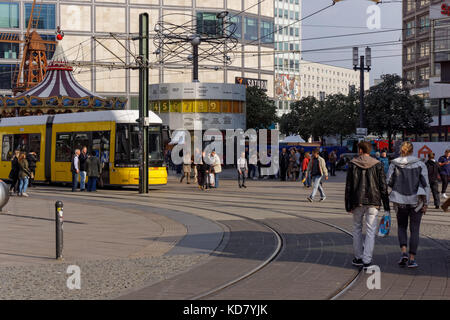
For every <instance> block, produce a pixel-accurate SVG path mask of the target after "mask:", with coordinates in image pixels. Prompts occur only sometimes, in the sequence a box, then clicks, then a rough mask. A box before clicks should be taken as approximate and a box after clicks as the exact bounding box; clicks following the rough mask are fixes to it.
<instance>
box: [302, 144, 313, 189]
mask: <svg viewBox="0 0 450 320" xmlns="http://www.w3.org/2000/svg"><path fill="white" fill-rule="evenodd" d="M310 159H311V155H310V154H309V152H306V153H305V158H304V159H303V161H302V181H303V185H304V186H305V187H306V188H309V187H311V179H310V178H309V177H308V176H307V175H306V171H307V170H308V164H309V160H310Z"/></svg>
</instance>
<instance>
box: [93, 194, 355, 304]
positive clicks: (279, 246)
mask: <svg viewBox="0 0 450 320" xmlns="http://www.w3.org/2000/svg"><path fill="white" fill-rule="evenodd" d="M94 197H96V198H97V197H98V198H103V196H102V195H100V194H99V195H95V196H94ZM108 198H110V199H112V198H114V197H108ZM116 199H117V198H116ZM164 200H165V203H166V204H168V205H173V203H174V202H172V201H171V200H174V201H175V200H177V201H178V204H180V203H179V202H180V201H183V202H184V203H182V206H183V207H189V208H197V207H195V206H192V205H189V203H192V200H191V201H188V199H180V198H176V199H175V198H169V199H167V198H165V199H164ZM202 201H203V202H207V203H211V204H213V203H214V200H204V199H203V200H202ZM188 202H189V203H188ZM227 205H228V204H227ZM229 206H234V207H236V205H235V204H229ZM245 208H246V207H243V209H245ZM214 211H215V212H217V213H221V214H224V215H228V216H232V217H235V218H240V219H244V220H247V221H251V222H253V223H255V224H258V225H260V226H263V227H264V228H265V229H267V230H269V231H270V232H271V233H272V234H273V235H274V238H275V239H276V245H275V249H274V250H273V252H272V253H271V254H270V255H269V256H268V257H267V258H266V259H264V260H263V261H262V262H261V263H260V264H258V265H257V266H256V267H254V268H252V269H251V270H249V271H247V272H245V273H244V274H242V275H239V276H237V277H235V278H233V279H231V280H229V281H227V282H225V283H223V284H221V285H218V286H216V287H213V288H212V289H209V290H207V291H204V292H202V293H200V294H197V295H195V296H191V297H189V298H187V299H189V300H201V299H207V298H208V297H212V296H214V295H217V294H220V293H221V292H222V291H224V290H225V289H228V288H231V287H233V286H235V285H237V284H239V283H241V282H242V281H244V280H246V279H249V278H251V277H252V276H254V275H256V274H257V273H258V272H260V271H262V270H263V269H265V268H267V267H268V266H270V264H271V263H272V262H274V261H276V260H277V257H278V256H279V255H280V253H281V252H282V250H283V248H284V245H285V243H286V241H285V239H284V237H283V232H281V231H279V230H277V229H276V228H274V227H272V226H270V225H269V224H267V223H265V222H262V221H260V220H258V219H253V218H250V217H248V216H245V215H240V214H237V213H230V212H227V211H223V210H217V209H215V210H214ZM271 211H272V212H276V213H278V214H282V215H285V216H289V217H292V218H300V219H305V220H308V221H311V222H315V223H319V224H322V225H326V226H328V227H330V228H333V229H336V230H339V231H340V232H343V233H344V234H346V235H348V236H350V237H353V235H352V233H351V232H350V231H348V230H346V229H344V228H342V227H340V226H337V225H335V224H332V223H329V222H326V221H322V220H319V219H314V218H310V217H305V216H303V215H299V214H294V213H290V212H284V211H280V210H273V209H272V210H271ZM216 223H218V222H217V221H216ZM219 224H220V225H222V223H219ZM222 228H223V226H222ZM223 229H225V228H223ZM227 232H232V230H228V231H227ZM223 241H224V238H223V239H222V242H223ZM222 242H221V243H220V244H219V245H218V247H217V248H216V249H215V250H219V248H221V246H222V245H223V243H222ZM215 252H216V253H219V251H215ZM361 275H362V269H358V270H355V272H354V274H353V275H352V276H351V277H350V279H348V280H347V281H346V282H345V283H344V284H343V285H342V286H341V287H340V288H338V289H337V290H335V291H333V292H332V293H331V294H330V295H329V296H328V297H327V300H336V299H338V298H339V297H341V296H342V295H344V294H345V292H347V291H348V290H349V289H350V288H351V287H352V286H353V285H354V284H355V283H356V282H357V281H358V279H359V278H360V276H361Z"/></svg>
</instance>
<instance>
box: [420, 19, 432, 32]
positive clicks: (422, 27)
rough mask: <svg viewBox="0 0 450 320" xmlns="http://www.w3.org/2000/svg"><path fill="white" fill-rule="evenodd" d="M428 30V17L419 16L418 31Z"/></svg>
mask: <svg viewBox="0 0 450 320" xmlns="http://www.w3.org/2000/svg"><path fill="white" fill-rule="evenodd" d="M429 30H430V17H429V16H428V15H426V16H422V17H420V18H419V32H420V33H423V32H427V31H429Z"/></svg>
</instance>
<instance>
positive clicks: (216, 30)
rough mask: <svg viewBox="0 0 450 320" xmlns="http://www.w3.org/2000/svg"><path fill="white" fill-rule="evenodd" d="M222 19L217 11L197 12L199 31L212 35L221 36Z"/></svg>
mask: <svg viewBox="0 0 450 320" xmlns="http://www.w3.org/2000/svg"><path fill="white" fill-rule="evenodd" d="M222 23H223V20H222V19H218V18H217V13H215V12H197V33H198V34H206V35H210V36H216V35H217V36H220V35H221V33H222V32H221V31H222Z"/></svg>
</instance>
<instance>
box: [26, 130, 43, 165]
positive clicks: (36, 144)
mask: <svg viewBox="0 0 450 320" xmlns="http://www.w3.org/2000/svg"><path fill="white" fill-rule="evenodd" d="M28 152H36V159H37V161H39V155H40V154H41V134H39V133H38V134H36V133H33V134H30V140H29V147H28Z"/></svg>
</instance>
